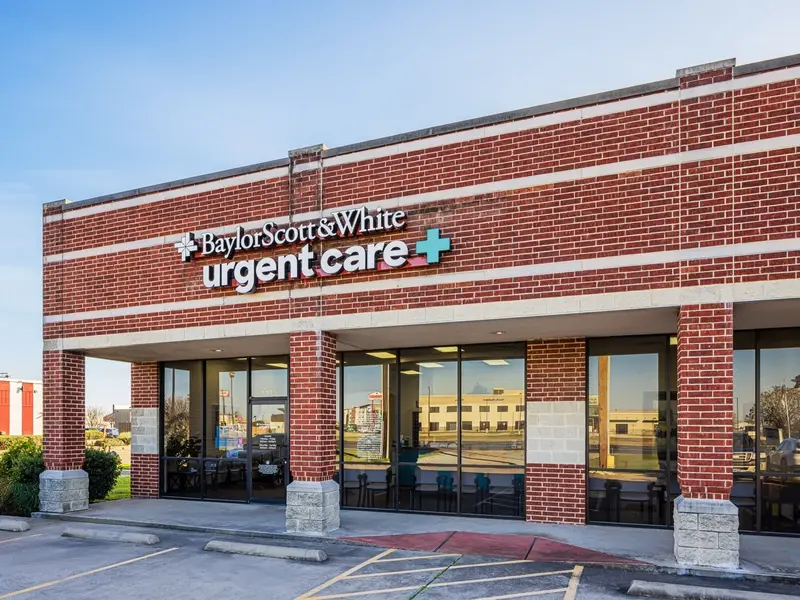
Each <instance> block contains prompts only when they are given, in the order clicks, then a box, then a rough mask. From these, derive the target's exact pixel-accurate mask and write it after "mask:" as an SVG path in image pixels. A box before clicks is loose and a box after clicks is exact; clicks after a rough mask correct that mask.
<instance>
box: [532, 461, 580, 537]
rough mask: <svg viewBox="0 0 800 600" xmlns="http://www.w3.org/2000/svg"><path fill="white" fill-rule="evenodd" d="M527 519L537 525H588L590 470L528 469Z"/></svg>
mask: <svg viewBox="0 0 800 600" xmlns="http://www.w3.org/2000/svg"><path fill="white" fill-rule="evenodd" d="M525 494H526V500H525V516H526V519H527V520H528V521H535V522H537V523H574V524H583V523H585V522H586V467H584V466H583V465H546V464H534V463H531V464H529V465H527V467H526V469H525Z"/></svg>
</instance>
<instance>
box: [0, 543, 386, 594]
mask: <svg viewBox="0 0 800 600" xmlns="http://www.w3.org/2000/svg"><path fill="white" fill-rule="evenodd" d="M395 550H396V548H389V549H388V550H385V551H383V552H381V553H380V554H376V555H375V556H373V557H372V558H368V559H367V560H365V561H364V562H362V563H361V564H358V565H356V566H355V567H353V568H352V569H348V570H347V571H345V572H344V573H341V574H339V575H337V576H336V577H334V578H333V579H329V580H328V581H326V582H325V583H323V584H321V585H318V586H317V587H315V588H314V589H313V590H311V591H309V592H306V593H305V594H303V595H302V596H298V597H297V598H295V600H309V599H310V598H311V597H312V594H316V593H317V592H321V591H322V590H324V589H325V588H326V587H330V586H332V585H333V584H334V583H336V582H337V581H341V580H342V579H344V578H345V577H347V576H348V575H350V574H351V573H355V572H356V571H358V570H359V569H361V568H363V567H366V566H367V565H369V564H372V563H374V562H377V561H378V560H380V559H381V558H383V557H384V556H387V555H389V554H391V553H392V552H394V551H395ZM0 600H2V598H0Z"/></svg>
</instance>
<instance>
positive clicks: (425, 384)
mask: <svg viewBox="0 0 800 600" xmlns="http://www.w3.org/2000/svg"><path fill="white" fill-rule="evenodd" d="M342 360H343V362H344V369H343V378H344V379H343V394H342V396H343V413H342V415H343V416H342V422H343V424H342V427H343V430H344V447H345V451H344V462H343V463H342V464H343V466H344V469H343V472H342V480H341V482H340V483H341V485H340V487H341V489H342V496H341V499H342V504H343V505H345V506H359V507H364V508H395V509H400V510H415V511H419V510H422V511H427V512H450V513H452V512H457V511H459V510H460V511H461V512H467V513H473V512H479V513H487V514H499V515H507V516H518V517H521V516H523V515H524V508H523V505H524V498H521V496H520V494H523V495H524V493H523V492H524V465H525V463H524V446H525V442H524V440H525V395H524V387H525V345H524V344H504V345H503V344H501V345H493V346H480V347H463V348H459V347H458V346H439V347H434V348H412V349H402V350H399V351H393V350H386V351H375V352H365V353H361V352H360V353H345V354H343V355H342ZM459 372H460V373H461V379H460V381H459ZM368 397H369V398H370V400H371V401H370V402H367V403H365V402H364V399H365V398H368ZM384 398H388V401H383V399H384ZM476 407H477V408H476ZM498 407H500V408H499V410H498ZM358 410H362V411H363V412H364V413H365V414H367V415H371V414H375V413H376V412H378V411H380V414H381V417H380V418H379V419H375V418H372V419H370V418H368V417H363V418H361V420H359V418H358V417H357V416H356V411H358ZM478 413H479V414H478ZM465 416H466V418H464V417H465ZM476 416H477V417H479V418H475V417H476ZM363 421H366V423H367V425H365V427H364V428H362V422H363ZM375 421H377V422H379V423H380V425H379V426H378V427H375V428H374V429H375V431H373V430H372V429H370V428H369V427H370V426H369V425H368V424H369V423H371V422H375ZM509 424H513V428H512V427H510V426H509ZM383 431H386V432H387V433H386V434H385V435H383V436H381V435H373V434H380V433H381V432H383ZM398 434H399V437H396V436H397V435H398ZM370 435H372V438H371V440H372V442H373V443H374V444H375V445H376V447H377V448H378V449H377V450H376V451H374V452H373V453H368V452H360V451H359V448H361V447H364V448H366V447H367V446H368V444H366V443H365V442H364V441H363V438H364V437H367V436H370ZM395 439H396V440H397V441H396V442H395ZM382 440H388V443H384V442H382ZM459 440H460V441H461V445H460V446H459ZM382 443H383V444H384V445H381V444H382ZM381 463H382V464H381ZM462 465H463V466H462ZM464 477H466V479H464ZM459 480H461V485H459ZM476 482H477V483H476ZM459 507H460V508H459Z"/></svg>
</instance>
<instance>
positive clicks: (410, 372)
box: [400, 369, 422, 375]
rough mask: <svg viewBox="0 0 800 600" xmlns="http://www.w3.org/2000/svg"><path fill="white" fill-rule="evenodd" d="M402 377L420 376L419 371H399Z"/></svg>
mask: <svg viewBox="0 0 800 600" xmlns="http://www.w3.org/2000/svg"><path fill="white" fill-rule="evenodd" d="M400 372H401V373H402V374H403V375H422V373H420V372H419V371H415V370H414V369H409V370H408V371H400Z"/></svg>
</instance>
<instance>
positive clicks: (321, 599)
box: [297, 569, 573, 600]
mask: <svg viewBox="0 0 800 600" xmlns="http://www.w3.org/2000/svg"><path fill="white" fill-rule="evenodd" d="M572 572H573V570H572V569H570V570H569V571H547V572H544V573H526V574H524V575H504V576H503V577H486V578H483V579H467V580H466V581H448V582H446V583H430V584H428V585H427V586H425V589H427V588H435V587H448V586H451V585H467V584H470V583H486V582H488V581H507V580H509V579H527V578H530V577H545V576H547V575H566V574H567V573H572ZM421 587H423V586H422V585H412V586H404V587H397V588H382V589H376V590H365V591H361V592H347V593H344V594H331V595H329V596H302V597H301V598H302V599H303V600H330V599H331V598H352V597H354V596H367V595H369V594H387V593H389V592H406V591H409V590H418V589H420V588H421ZM566 589H567V588H563V589H561V590H559V591H563V590H566ZM297 600H300V598H298V599H297Z"/></svg>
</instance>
